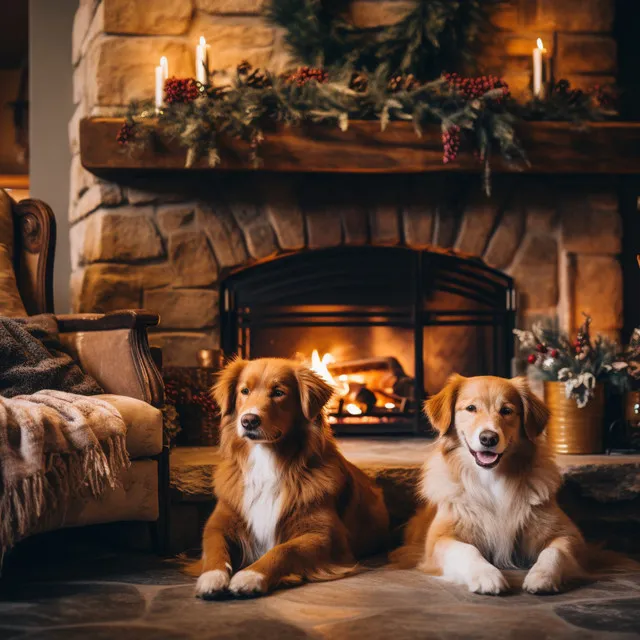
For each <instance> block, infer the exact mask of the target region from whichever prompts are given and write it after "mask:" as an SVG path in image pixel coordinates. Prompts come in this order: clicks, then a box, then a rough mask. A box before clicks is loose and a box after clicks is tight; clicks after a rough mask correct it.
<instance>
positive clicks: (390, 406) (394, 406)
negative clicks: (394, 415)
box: [384, 402, 396, 409]
mask: <svg viewBox="0 0 640 640" xmlns="http://www.w3.org/2000/svg"><path fill="white" fill-rule="evenodd" d="M384 408H385V409H395V408H396V405H395V404H393V402H387V403H386V404H385V405H384Z"/></svg>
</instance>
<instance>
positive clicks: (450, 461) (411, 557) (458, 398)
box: [395, 375, 586, 594]
mask: <svg viewBox="0 0 640 640" xmlns="http://www.w3.org/2000/svg"><path fill="white" fill-rule="evenodd" d="M425 411H426V413H427V416H428V417H429V420H430V421H431V424H432V425H433V427H434V428H435V429H436V430H437V431H438V432H439V434H440V437H439V439H438V440H437V441H436V442H435V443H434V445H432V448H431V451H430V453H429V454H428V457H427V460H426V462H425V465H424V470H423V476H422V483H421V486H420V496H421V498H422V499H423V500H424V504H423V506H422V507H421V508H420V509H419V511H418V512H417V514H416V515H415V516H414V517H413V519H412V520H411V521H410V522H409V524H408V525H407V529H406V531H405V547H403V548H401V549H399V550H398V551H397V552H396V553H395V559H396V560H397V562H398V563H399V564H400V566H404V567H409V566H416V565H417V566H418V568H419V569H421V570H423V571H425V572H426V573H430V574H433V575H439V576H441V577H442V578H443V579H445V580H448V581H450V582H454V583H457V584H461V585H465V586H466V587H467V588H468V589H469V590H470V591H473V592H476V593H485V594H499V593H502V592H504V591H507V590H508V589H509V585H508V583H507V580H506V578H505V576H504V575H503V573H502V571H500V569H514V568H529V567H530V569H529V571H528V573H527V575H526V577H525V580H524V583H523V585H522V586H523V589H524V590H525V591H528V592H530V593H553V592H557V591H560V590H561V589H562V587H563V586H565V585H566V584H567V583H569V582H571V581H573V580H575V579H578V578H581V577H583V576H584V575H585V574H586V571H585V561H586V557H585V555H586V554H585V551H586V547H585V542H584V540H583V538H582V535H581V534H580V531H579V530H578V529H577V527H576V526H575V525H574V524H573V522H571V520H570V519H569V518H568V516H567V515H566V514H565V513H564V512H563V511H562V510H561V509H560V508H559V506H558V504H557V502H556V493H557V491H558V488H559V487H560V484H561V475H560V472H559V470H558V467H557V466H556V464H555V462H554V459H553V456H552V454H551V452H550V450H549V448H548V446H547V443H546V438H545V435H544V434H543V431H544V428H545V425H546V424H547V421H548V419H549V411H548V409H547V408H546V407H545V405H544V404H543V403H542V402H541V401H540V400H539V399H538V398H537V397H536V396H535V395H534V394H533V393H532V392H531V391H530V389H529V386H528V384H527V381H526V380H525V379H524V378H515V379H513V380H505V379H502V378H496V377H492V376H482V377H476V378H464V377H462V376H459V375H454V376H452V377H451V378H450V379H449V380H448V382H447V384H446V386H445V387H444V389H443V390H442V391H441V392H440V393H438V394H437V395H436V396H434V397H432V398H430V399H429V400H427V402H426V403H425Z"/></svg>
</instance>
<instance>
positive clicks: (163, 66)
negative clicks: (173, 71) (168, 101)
mask: <svg viewBox="0 0 640 640" xmlns="http://www.w3.org/2000/svg"><path fill="white" fill-rule="evenodd" d="M168 77H169V62H168V61H167V58H166V56H162V58H160V64H159V65H158V66H157V67H156V113H159V111H160V109H162V107H163V106H164V83H165V80H166V79H167V78H168Z"/></svg>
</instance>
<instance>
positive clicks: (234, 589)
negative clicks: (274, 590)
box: [229, 569, 267, 598]
mask: <svg viewBox="0 0 640 640" xmlns="http://www.w3.org/2000/svg"><path fill="white" fill-rule="evenodd" d="M229 591H230V592H231V593H232V594H233V595H234V596H236V597H238V598H255V597H257V596H261V595H263V594H265V593H266V592H267V581H266V580H265V577H264V575H263V574H262V573H258V572H257V571H253V570H251V569H245V570H244V571H238V573H236V575H235V576H233V578H231V582H230V583H229Z"/></svg>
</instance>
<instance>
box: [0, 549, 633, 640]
mask: <svg viewBox="0 0 640 640" xmlns="http://www.w3.org/2000/svg"><path fill="white" fill-rule="evenodd" d="M48 553H49V552H48ZM66 553H67V554H68V555H66V554H65V553H62V552H60V553H50V555H49V556H48V557H49V559H48V561H47V560H45V562H42V558H41V557H39V556H38V555H37V554H32V553H31V552H27V553H25V551H24V550H23V551H22V553H21V554H20V555H21V556H22V557H21V558H18V559H17V561H16V559H15V558H13V559H12V562H10V563H9V564H10V566H9V567H8V568H7V571H6V572H5V576H4V578H3V579H2V581H0V589H1V591H0V638H2V639H3V640H10V639H12V638H25V640H26V639H28V640H37V639H40V638H42V639H51V640H58V639H65V640H66V639H70V640H73V639H83V640H84V639H90V640H102V639H104V638H116V639H118V640H128V639H136V640H156V639H167V640H173V639H175V640H178V639H189V638H194V639H195V638H197V639H198V640H203V639H206V638H212V639H224V640H227V639H231V638H249V639H251V640H262V639H265V640H268V639H271V638H273V639H276V638H277V639H279V640H280V639H282V640H286V639H289V638H318V639H322V638H327V639H331V640H343V639H344V640H351V639H353V640H360V639H361V638H365V639H366V640H377V639H378V638H379V639H381V640H382V639H385V640H387V638H393V639H394V640H403V639H405V638H406V639H409V638H429V639H430V638H443V639H447V640H448V639H450V638H456V639H462V638H473V639H478V640H482V639H484V638H486V639H490V640H499V639H501V638H517V639H518V640H526V639H528V638H532V639H533V638H535V639H536V640H538V639H542V638H553V639H556V638H576V639H578V638H579V639H581V640H583V639H591V638H593V639H596V638H597V639H605V640H606V639H607V638H635V637H640V573H638V574H623V575H620V576H618V577H616V578H615V579H610V580H605V581H601V582H597V583H593V584H590V585H584V586H581V587H579V588H576V589H574V590H573V591H570V592H568V593H564V594H560V595H555V596H544V597H541V596H532V595H528V594H523V593H521V592H520V589H519V585H520V583H521V582H522V577H523V574H522V573H521V572H511V573H509V574H508V575H509V580H510V582H512V584H513V593H512V594H511V595H506V596H502V597H493V596H480V595H475V594H471V593H468V592H467V591H466V590H465V589H463V588H462V587H457V586H454V585H450V584H447V583H444V582H442V581H441V580H438V579H436V578H430V577H427V576H424V575H422V574H420V573H418V572H416V571H399V570H393V569H390V568H388V567H385V566H384V563H383V562H382V561H379V562H370V563H369V564H368V565H367V566H366V567H364V568H363V570H362V572H361V573H359V574H357V575H354V576H352V577H349V578H346V579H343V580H340V581H337V582H330V583H320V584H309V585H304V586H301V587H296V588H293V589H288V590H283V591H279V592H276V593H274V594H273V595H270V596H267V597H264V598H261V599H256V600H242V601H224V602H204V601H202V600H197V599H196V598H194V597H193V582H194V581H193V579H192V578H189V577H187V576H184V575H182V574H181V573H180V571H179V570H178V568H177V567H176V566H175V565H174V564H171V563H167V562H163V561H162V560H160V559H157V558H155V557H154V556H151V555H148V554H132V553H131V552H126V553H122V552H119V553H118V552H114V551H110V552H107V551H102V552H96V553H94V554H93V555H92V556H91V557H86V556H83V554H80V555H78V554H74V553H73V551H72V550H71V551H67V552H66Z"/></svg>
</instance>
